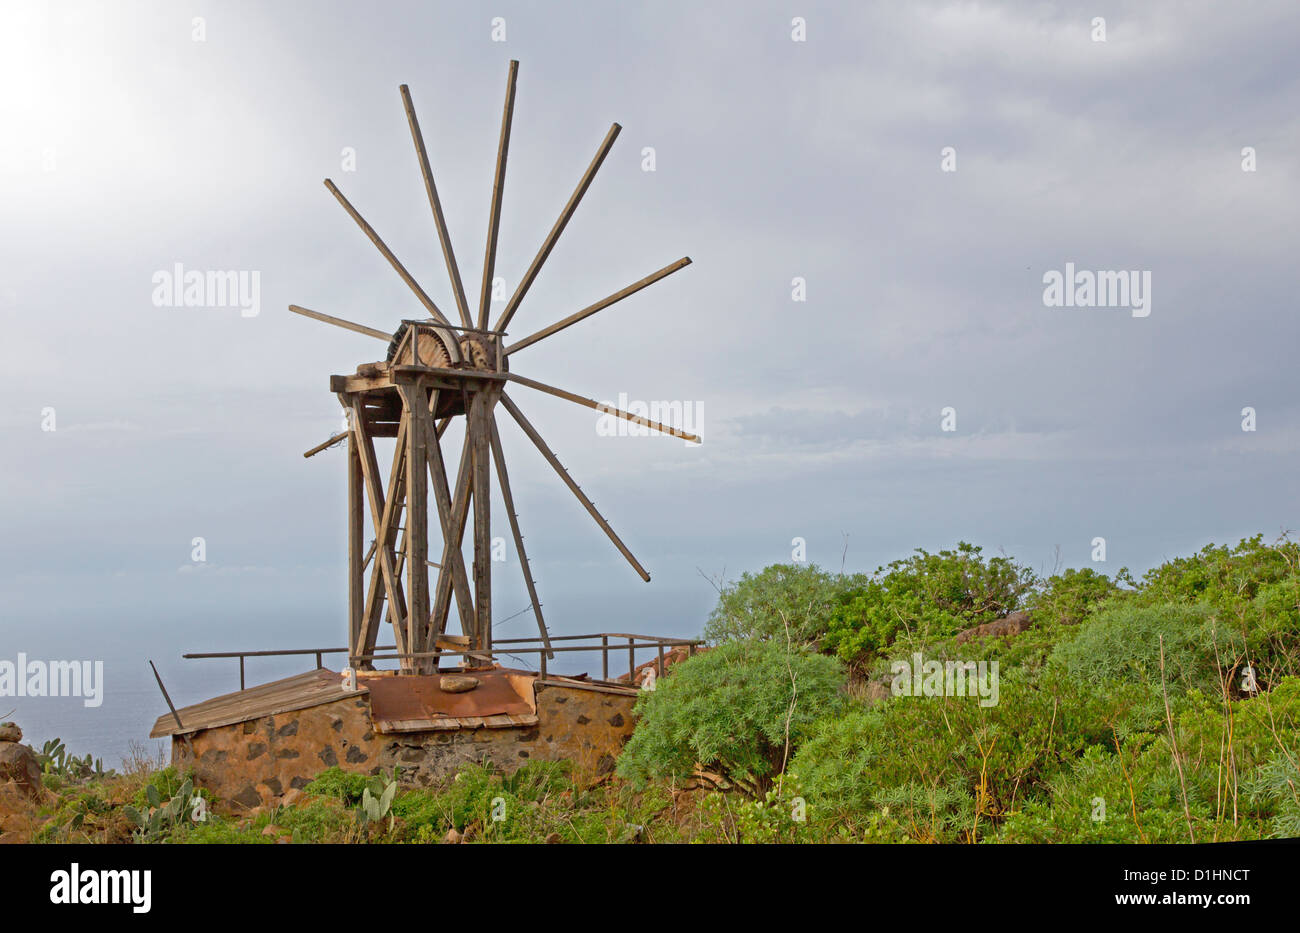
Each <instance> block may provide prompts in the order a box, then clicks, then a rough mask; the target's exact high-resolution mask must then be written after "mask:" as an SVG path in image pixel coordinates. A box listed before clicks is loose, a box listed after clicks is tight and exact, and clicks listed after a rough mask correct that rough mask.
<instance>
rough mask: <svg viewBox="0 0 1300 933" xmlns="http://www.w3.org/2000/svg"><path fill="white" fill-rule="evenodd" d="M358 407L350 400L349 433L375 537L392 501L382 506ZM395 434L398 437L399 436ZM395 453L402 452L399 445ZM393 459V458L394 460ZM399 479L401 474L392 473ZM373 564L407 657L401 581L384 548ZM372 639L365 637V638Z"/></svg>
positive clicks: (375, 462)
mask: <svg viewBox="0 0 1300 933" xmlns="http://www.w3.org/2000/svg"><path fill="white" fill-rule="evenodd" d="M364 414H365V413H364V412H363V411H362V408H361V403H360V401H359V399H357V397H355V396H354V397H353V399H352V418H353V421H352V430H353V431H355V432H356V433H357V440H358V441H359V442H360V452H361V471H362V474H363V475H364V477H365V484H364V485H365V487H366V493H367V498H368V499H369V501H370V521H371V524H372V525H373V526H374V527H375V529H376V531H375V535H376V537H378V535H379V529H381V528H387V527H388V522H386V521H385V518H386V517H387V516H388V515H389V513H388V512H387V511H385V507H386V506H387V505H389V503H392V502H393V499H394V498H398V497H392V498H390V499H389V500H388V502H385V500H384V494H383V492H382V491H381V490H380V488H379V461H378V460H377V459H376V457H375V445H374V442H373V441H372V440H371V439H370V436H369V434H367V433H366V423H365V417H364ZM400 433H401V432H400V431H399V435H400ZM399 449H402V450H404V449H405V446H404V445H402V446H401V447H400V448H399ZM394 459H396V455H395V457H394ZM396 472H397V473H398V474H399V475H400V473H401V471H396ZM394 507H395V506H394ZM375 558H376V560H375V563H376V564H377V566H378V567H379V571H380V575H381V577H382V578H383V583H384V591H385V593H386V594H387V596H388V605H389V607H390V608H391V609H392V616H393V619H394V620H396V621H398V622H399V624H397V625H394V626H393V632H394V634H395V635H396V638H397V650H398V653H399V654H406V653H408V648H407V645H406V632H405V631H404V630H403V627H402V625H401V624H400V620H402V619H405V618H406V600H405V598H404V597H403V595H402V587H401V581H400V580H399V579H398V578H397V574H396V572H395V571H394V569H393V554H392V551H390V550H389V549H388V548H387V547H380V548H379V549H378V550H377V551H376V552H375ZM370 637H373V635H370V634H369V633H368V634H367V638H368V639H369V638H370Z"/></svg>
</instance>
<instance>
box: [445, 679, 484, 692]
mask: <svg viewBox="0 0 1300 933" xmlns="http://www.w3.org/2000/svg"><path fill="white" fill-rule="evenodd" d="M478 685H479V679H478V678H477V677H467V676H466V675H464V674H444V675H443V676H442V677H441V678H440V679H439V680H438V686H439V687H440V688H441V689H442V692H443V693H468V692H469V691H470V690H473V689H474V688H475V687H477V686H478Z"/></svg>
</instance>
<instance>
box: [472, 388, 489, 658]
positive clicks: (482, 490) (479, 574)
mask: <svg viewBox="0 0 1300 933" xmlns="http://www.w3.org/2000/svg"><path fill="white" fill-rule="evenodd" d="M492 403H493V398H492V393H491V392H475V393H474V395H473V397H472V399H471V401H470V410H469V417H468V425H469V430H470V431H471V432H472V437H473V443H472V445H471V457H472V461H473V469H474V478H473V479H474V614H475V616H476V618H477V624H476V625H475V631H476V632H477V633H478V634H477V636H476V638H475V640H474V647H475V648H477V649H479V650H482V651H488V650H490V649H491V647H492V522H491V504H492V493H491V488H490V484H491V482H492V473H491V441H492Z"/></svg>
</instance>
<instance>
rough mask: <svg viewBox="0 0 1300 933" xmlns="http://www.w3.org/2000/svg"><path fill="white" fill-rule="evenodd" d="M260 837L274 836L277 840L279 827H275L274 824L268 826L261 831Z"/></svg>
mask: <svg viewBox="0 0 1300 933" xmlns="http://www.w3.org/2000/svg"><path fill="white" fill-rule="evenodd" d="M262 835H263V836H275V837H276V838H277V839H278V838H279V836H280V827H279V826H276V825H275V824H274V823H272V824H271V825H270V826H268V827H266V828H265V829H263V830H262Z"/></svg>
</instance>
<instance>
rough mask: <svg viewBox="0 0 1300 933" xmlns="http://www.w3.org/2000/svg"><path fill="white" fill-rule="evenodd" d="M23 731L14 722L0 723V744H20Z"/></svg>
mask: <svg viewBox="0 0 1300 933" xmlns="http://www.w3.org/2000/svg"><path fill="white" fill-rule="evenodd" d="M22 740H23V730H22V729H19V728H18V723H16V722H0V742H21V741H22Z"/></svg>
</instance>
